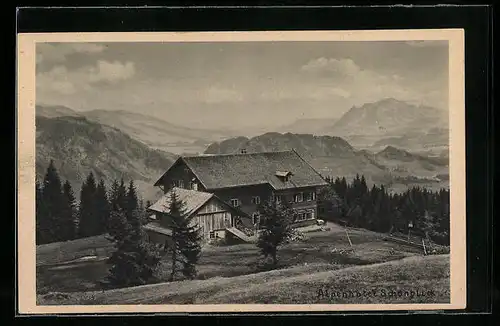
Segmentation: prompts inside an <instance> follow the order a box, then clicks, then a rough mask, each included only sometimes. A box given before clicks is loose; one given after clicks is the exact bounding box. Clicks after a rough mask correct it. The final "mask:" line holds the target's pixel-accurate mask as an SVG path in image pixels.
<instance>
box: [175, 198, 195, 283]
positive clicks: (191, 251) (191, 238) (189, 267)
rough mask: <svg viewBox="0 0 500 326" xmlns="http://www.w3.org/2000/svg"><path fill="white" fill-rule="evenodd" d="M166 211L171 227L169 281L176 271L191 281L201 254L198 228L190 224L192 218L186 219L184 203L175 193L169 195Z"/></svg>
mask: <svg viewBox="0 0 500 326" xmlns="http://www.w3.org/2000/svg"><path fill="white" fill-rule="evenodd" d="M168 211H169V217H170V218H171V227H172V245H171V248H170V251H171V254H172V271H171V274H170V281H173V280H174V278H175V275H176V273H177V272H178V271H180V272H182V274H183V275H184V276H185V277H187V278H190V279H192V278H194V277H195V276H196V264H197V263H198V260H199V256H200V252H201V234H200V232H199V229H198V226H197V225H193V224H192V217H191V218H189V217H187V215H186V213H185V203H184V202H183V201H181V200H180V199H179V197H178V196H177V194H176V193H175V192H172V193H171V197H170V205H169V208H168Z"/></svg>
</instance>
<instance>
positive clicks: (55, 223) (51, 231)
mask: <svg viewBox="0 0 500 326" xmlns="http://www.w3.org/2000/svg"><path fill="white" fill-rule="evenodd" d="M42 201H43V205H44V207H45V208H44V210H45V214H46V215H45V217H44V218H45V221H43V222H42V224H44V226H43V228H42V229H43V230H44V232H45V234H46V240H47V242H56V241H62V240H64V236H63V234H62V232H61V231H62V229H63V224H64V218H63V214H64V213H63V203H64V197H63V193H62V185H61V179H60V177H59V174H58V173H57V170H56V168H55V166H54V161H52V160H51V161H50V164H49V167H48V168H47V173H46V174H45V178H44V180H43V192H42Z"/></svg>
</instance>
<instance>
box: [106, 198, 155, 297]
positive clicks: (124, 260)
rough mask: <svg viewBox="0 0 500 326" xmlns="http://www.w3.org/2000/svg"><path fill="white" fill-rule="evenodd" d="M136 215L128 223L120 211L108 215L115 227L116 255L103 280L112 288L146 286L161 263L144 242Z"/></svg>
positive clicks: (124, 213)
mask: <svg viewBox="0 0 500 326" xmlns="http://www.w3.org/2000/svg"><path fill="white" fill-rule="evenodd" d="M136 212H137V211H136ZM136 212H135V213H134V214H133V215H132V216H130V220H129V219H127V216H126V212H125V210H123V209H121V208H119V209H118V210H113V211H112V212H111V215H112V217H113V220H114V221H115V222H116V226H117V228H116V229H115V232H114V237H113V239H114V241H115V247H116V251H115V252H113V254H112V255H111V256H110V258H109V259H108V263H109V264H110V265H111V268H110V270H109V275H108V277H107V279H108V281H109V282H110V283H111V285H113V286H115V287H129V286H136V285H143V284H146V283H149V282H150V281H151V280H152V279H153V278H154V271H155V269H156V267H157V265H158V263H159V261H160V259H161V256H160V254H159V251H158V250H157V249H156V247H155V246H154V245H152V244H150V243H148V242H147V241H146V240H145V237H144V233H143V231H142V228H141V225H140V223H139V216H138V215H137V214H136Z"/></svg>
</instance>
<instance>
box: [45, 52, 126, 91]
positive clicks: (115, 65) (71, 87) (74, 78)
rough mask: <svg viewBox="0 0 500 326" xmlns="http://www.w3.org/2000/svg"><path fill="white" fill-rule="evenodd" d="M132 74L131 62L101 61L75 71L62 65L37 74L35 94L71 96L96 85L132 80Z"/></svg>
mask: <svg viewBox="0 0 500 326" xmlns="http://www.w3.org/2000/svg"><path fill="white" fill-rule="evenodd" d="M134 74H135V65H134V63H133V62H126V63H121V62H119V61H115V62H107V61H102V60H101V61H98V62H97V63H96V65H95V66H84V67H81V68H79V69H75V70H68V69H67V68H66V66H64V65H56V66H54V67H52V69H50V70H49V71H46V72H42V73H38V74H37V76H36V88H37V94H41V96H49V97H54V96H55V97H57V94H59V95H71V94H75V93H78V92H81V91H89V90H92V89H93V88H94V87H95V85H96V84H98V83H101V84H102V83H109V84H116V83H118V82H120V81H124V80H127V79H130V78H132V77H133V76H134ZM37 96H38V95H37Z"/></svg>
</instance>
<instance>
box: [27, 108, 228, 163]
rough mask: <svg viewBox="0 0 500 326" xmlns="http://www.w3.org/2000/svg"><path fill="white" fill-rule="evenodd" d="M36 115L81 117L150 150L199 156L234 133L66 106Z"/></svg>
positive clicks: (134, 114)
mask: <svg viewBox="0 0 500 326" xmlns="http://www.w3.org/2000/svg"><path fill="white" fill-rule="evenodd" d="M36 114H37V116H44V117H49V118H53V117H61V116H81V117H85V118H87V120H89V121H93V122H97V123H100V124H103V125H108V126H111V127H114V128H118V129H120V130H121V131H123V132H125V133H127V134H128V135H130V136H131V137H133V138H134V139H137V140H139V141H141V142H143V143H144V144H146V145H148V146H149V147H151V148H155V149H160V150H164V151H170V152H176V153H177V154H182V153H183V152H190V153H197V152H202V151H203V150H204V149H205V148H206V146H207V145H208V144H210V143H211V142H213V141H218V140H221V139H225V138H228V137H233V136H234V135H235V134H234V133H232V132H231V131H230V130H227V129H224V130H222V131H221V130H210V129H199V128H189V127H185V126H179V125H176V124H173V123H170V122H167V121H164V120H161V119H158V118H155V117H152V116H149V115H144V114H140V113H134V112H130V111H123V110H113V111H107V110H91V111H84V112H76V111H74V110H71V109H70V108H67V107H64V106H43V105H37V106H36Z"/></svg>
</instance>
